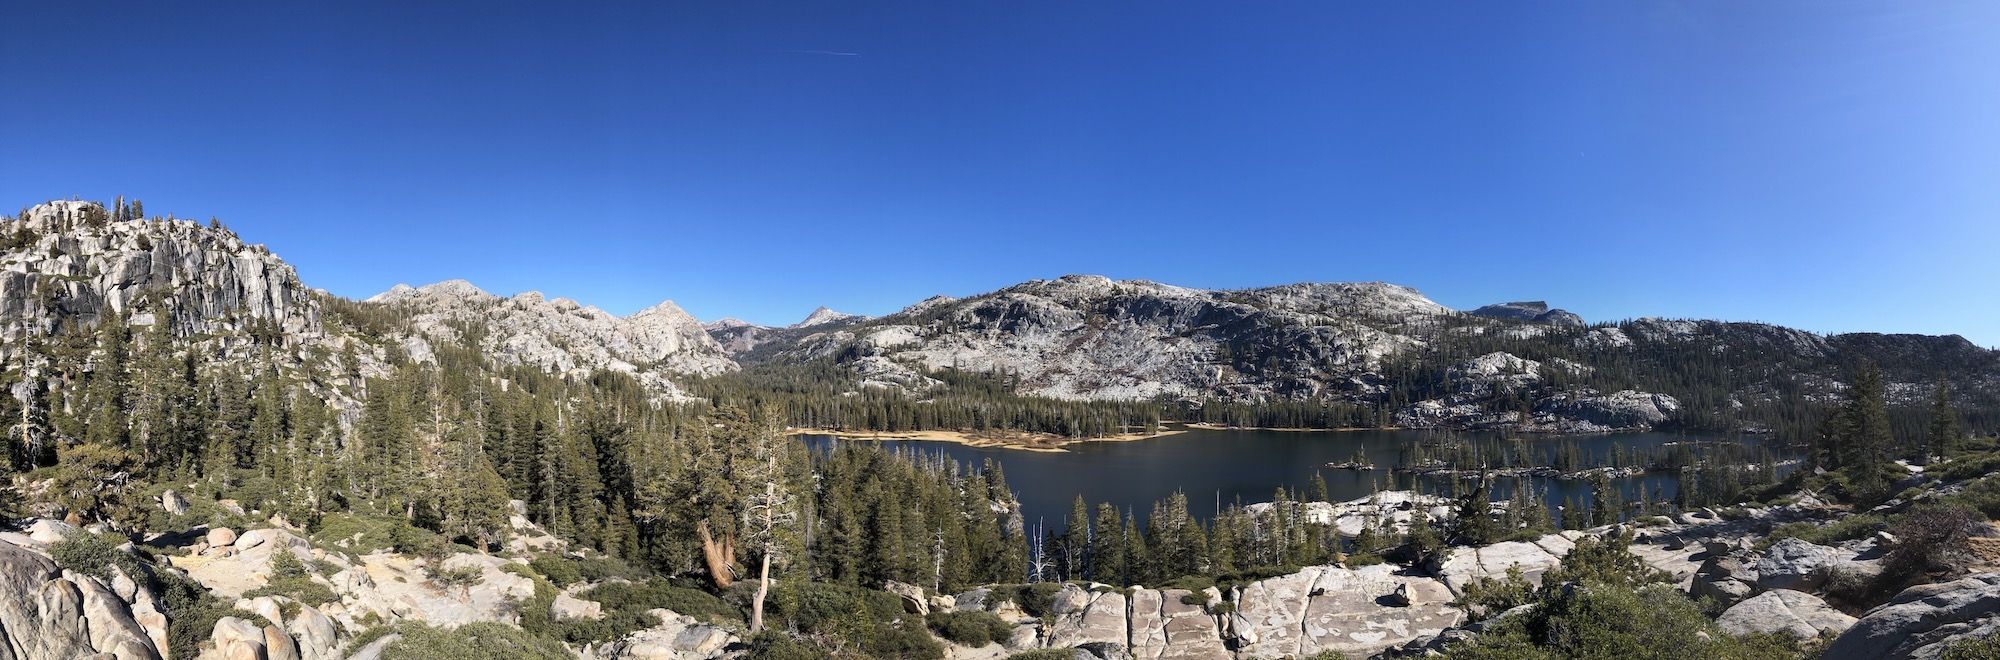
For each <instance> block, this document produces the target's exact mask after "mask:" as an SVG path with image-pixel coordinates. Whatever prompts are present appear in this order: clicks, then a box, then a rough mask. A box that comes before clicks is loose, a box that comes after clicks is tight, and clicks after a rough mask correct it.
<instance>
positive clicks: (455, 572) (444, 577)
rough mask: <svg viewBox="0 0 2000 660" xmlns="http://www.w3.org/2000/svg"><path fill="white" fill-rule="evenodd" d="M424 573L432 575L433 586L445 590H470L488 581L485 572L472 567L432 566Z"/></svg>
mask: <svg viewBox="0 0 2000 660" xmlns="http://www.w3.org/2000/svg"><path fill="white" fill-rule="evenodd" d="M424 572H426V573H428V574H430V577H431V582H432V583H433V584H436V585H437V586H439V587H443V588H445V589H457V590H460V591H463V590H466V589H470V588H472V587H473V586H474V585H477V584H479V583H480V582H483V581H485V579H486V572H485V571H483V570H480V568H479V567H478V566H470V565H468V566H460V567H458V568H445V567H442V566H432V567H430V568H427V569H425V571H424Z"/></svg>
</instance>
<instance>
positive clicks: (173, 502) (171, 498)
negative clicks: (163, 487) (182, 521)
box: [160, 490, 188, 516]
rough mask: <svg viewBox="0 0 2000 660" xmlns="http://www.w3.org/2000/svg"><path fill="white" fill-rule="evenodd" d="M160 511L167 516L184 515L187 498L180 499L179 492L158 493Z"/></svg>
mask: <svg viewBox="0 0 2000 660" xmlns="http://www.w3.org/2000/svg"><path fill="white" fill-rule="evenodd" d="M160 509H162V510H164V511H166V512H167V513H168V514H169V515H175V516H180V515H186V514H187V512H188V501H187V498H185V497H181V494H180V492H179V491H174V490H168V491H166V492H163V493H160Z"/></svg>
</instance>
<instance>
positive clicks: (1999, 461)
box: [1924, 452, 2000, 481]
mask: <svg viewBox="0 0 2000 660" xmlns="http://www.w3.org/2000/svg"><path fill="white" fill-rule="evenodd" d="M1994 472H2000V452H1984V453H1978V454H1966V455H1961V456H1957V457H1954V458H1952V459H1951V460H1950V461H1947V462H1945V463H1944V464H1943V465H1933V466H1931V467H1930V468H1929V469H1927V470H1924V474H1927V475H1930V476H1933V477H1937V478H1939V479H1943V480H1945V481H1963V480H1966V479H1977V478H1979V477H1984V476H1986V475H1989V474H1992V473H1994Z"/></svg>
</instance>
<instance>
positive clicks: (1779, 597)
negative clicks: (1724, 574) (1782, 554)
mask: <svg viewBox="0 0 2000 660" xmlns="http://www.w3.org/2000/svg"><path fill="white" fill-rule="evenodd" d="M1715 625H1716V627H1717V628H1720V629H1721V630H1722V632H1726V633H1729V634H1731V635H1749V634H1753V633H1772V632H1782V633H1785V634H1787V635H1791V636H1793V637H1796V638H1799V639H1802V640H1806V639H1815V638H1817V637H1819V636H1820V634H1821V633H1832V634H1836V635H1838V634H1840V633H1841V632H1842V631H1845V630H1847V629H1848V627H1850V626H1853V625H1854V617H1851V616H1848V615H1846V614H1842V613H1841V612H1840V610H1836V609H1833V607H1832V606H1829V605H1827V604H1826V601H1824V600H1820V598H1819V597H1818V596H1814V595H1812V594H1809V593H1804V592H1800V591H1792V590H1790V589H1778V590H1775V591H1766V592H1764V593H1763V594H1761V595H1759V596H1757V597H1755V598H1751V599H1748V600H1745V601H1743V602H1740V603H1737V604H1735V605H1733V606H1730V608H1729V609H1728V610H1727V611H1724V612H1723V613H1722V616H1720V617H1717V618H1716V619H1715Z"/></svg>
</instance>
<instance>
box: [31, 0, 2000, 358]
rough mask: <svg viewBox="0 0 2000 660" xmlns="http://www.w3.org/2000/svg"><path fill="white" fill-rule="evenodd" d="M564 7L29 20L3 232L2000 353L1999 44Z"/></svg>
mask: <svg viewBox="0 0 2000 660" xmlns="http://www.w3.org/2000/svg"><path fill="white" fill-rule="evenodd" d="M554 4H556V3H539V4H530V3H517V2H499V3H492V4H486V5H481V6H480V10H478V11H472V12H467V11H463V10H461V9H460V7H459V6H458V5H456V4H454V3H423V2H418V3H382V4H371V3H359V4H356V3H242V4H233V3H135V4H132V5H129V6H126V5H119V4H113V3H63V2H21V1H19V0H4V4H0V25H4V26H5V27H6V30H5V32H6V36H5V37H4V38H0V93H4V95H3V96H0V97H4V99H5V101H4V102H0V205H4V206H5V207H6V208H9V209H12V208H15V207H17V206H25V205H28V204H31V203H34V202H37V201H41V200H45V199H49V198H56V197H69V196H81V197H85V198H94V199H109V198H110V197H112V196H114V195H119V194H124V195H127V196H133V197H138V198H141V199H143V200H145V202H146V208H147V210H148V211H150V212H153V213H165V212H172V213H175V214H178V215H181V216H183V217H186V216H194V217H199V218H207V217H209V216H218V217H220V218H222V219H223V221H224V222H226V223H229V224H230V225H231V226H232V227H235V228H236V229H237V230H238V231H239V232H241V233H242V234H244V236H246V237H247V238H248V239H249V240H252V241H256V242H263V243H267V244H269V245H270V246H271V247H272V248H273V249H274V250H276V251H277V252H278V254H280V255H282V256H284V257H285V258H287V259H289V260H290V261H291V262H292V263H294V264H296V265H297V266H298V269H299V271H300V273H301V274H302V275H303V276H304V277H305V278H306V280H307V281H308V282H309V283H311V284H313V285H315V286H320V287H324V288H326V289H329V290H331V291H333V292H335V293H338V294H342V295H347V296H355V297H361V296H367V295H369V294H372V293H374V292H376V291H379V290H381V289H384V288H387V287H389V286H390V285H393V284H395V283H397V282H410V283H424V282H430V281H436V280H441V279H447V278H455V277H463V278H466V279H470V280H472V281H473V282H474V283H476V284H478V285H480V286H482V287H484V288H486V289H488V290H491V291H495V292H498V293H511V292H515V291H521V290H528V289H535V290H541V291H544V292H546V293H548V294H549V295H561V296H569V297H573V298H576V299H578V300H580V301H583V302H585V303H591V304H596V305H598V306H601V307H604V308H605V309H608V310H611V311H613V312H619V313H625V312H630V311H634V310H637V309H640V308H642V307H645V306H647V305H649V304H651V303H653V302H655V301H657V300H660V299H664V298H672V299H674V300H676V301H678V302H680V303H681V305H682V306H683V307H685V308H687V309H688V310H689V311H690V312H692V313H694V314H695V315H697V316H700V317H702V318H704V319H712V318H716V317H720V316H724V315H734V316H740V317H744V318H748V319H751V320H754V321H760V322H767V323H788V322H791V321H794V320H796V319H797V318H799V317H802V316H804V315H805V313H806V312H807V311H808V310H810V309H812V307H814V306H815V305H819V304H826V305H830V306H833V307H835V308H838V309H842V310H847V311H854V312H863V313H873V314H879V313H884V312H888V311H892V310H894V309H897V308H899V307H900V306H902V305H904V304H907V303H910V302H913V301H916V300H918V299H920V298H923V297H926V296H929V295H932V294H938V293H944V294H952V295H964V294H968V293H975V292H979V291H985V290H989V289H992V288H996V287H1000V286H1004V285H1007V284H1010V283H1013V282H1017V281H1021V280H1025V279H1032V278H1043V277H1053V276H1057V275H1061V274H1065V273H1075V272H1085V273H1101V274H1105V275H1110V276H1113V277H1120V278H1146V279H1154V280H1159V281H1164V282H1170V283H1175V284H1182V285H1189V286H1201V287H1241V286H1254V285H1265V284H1276V283H1285V282H1293V281H1303V280H1320V281H1346V280H1384V281H1390V282H1397V283H1401V284H1406V285H1410V286H1415V287H1417V288H1420V289H1422V290H1424V291H1425V292H1426V293H1428V294H1430V295H1431V296H1432V297H1433V298H1434V299H1436V300H1438V301H1439V302H1443V303H1445V304H1448V305H1453V306H1457V307H1463V308H1469V307H1474V306H1477V305H1479V304H1483V303H1487V302H1494V301H1500V300H1511V299H1524V298H1525V299H1534V298H1546V299H1548V300H1550V301H1551V302H1553V303H1555V304H1557V305H1560V306H1563V307H1567V308H1569V309H1572V310H1574V311H1577V312H1579V313H1581V314H1583V315H1584V316H1585V317H1588V318H1590V319H1593V320H1604V319H1617V318H1624V317H1634V316H1645V315H1660V316H1675V317H1702V318H1723V319H1739V320H1762V321H1771V322H1777V323H1784V324H1787V325H1794V326H1798V327H1803V328H1808V329H1813V330H1819V331H1847V330H1881V331H1903V332H1927V333H1960V334H1964V335H1966V336H1967V337H1969V338H1971V339H1973V340H1974V341H1976V342H1978V343H1980V344H1982V345H1988V346H1993V345H2000V255H1996V253H1995V251H1996V248H2000V3H1995V2H1991V1H1988V0H1978V1H1959V2H1952V1H1945V2H1916V3H1906V2H1859V3H1834V2H1807V3H1791V2H1694V3H1636V2H1547V3H1544V2H1531V3H1517V2H1505V3H1501V2H1468V3H1463V4H1452V3H1439V2H1398V3H1365V2H1257V3H1239V2H1229V3H1215V4H1196V3H1166V4H1161V3H1137V4H1129V5H1120V4H1111V3H1096V2H1091V3H1075V2H1055V3H1046V4H1045V3H1018V2H908V3H895V4H871V3H850V2H839V3H761V2H727V3H704V4H697V3H652V2H645V3H639V2H634V3H582V4H584V5H587V7H586V8H585V10H586V11H590V12H591V13H574V12H573V11H572V8H568V7H565V8H562V9H558V8H556V7H555V6H554ZM563 4H569V3H563ZM404 5H413V6H404ZM196 6H199V7H200V8H198V9H195V10H192V11H190V10H189V7H196ZM1162 10H1164V11H1162Z"/></svg>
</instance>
